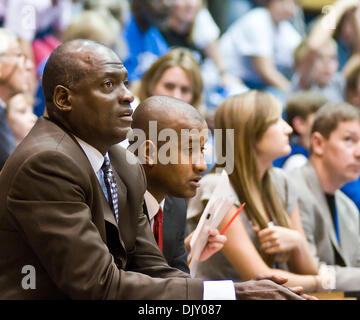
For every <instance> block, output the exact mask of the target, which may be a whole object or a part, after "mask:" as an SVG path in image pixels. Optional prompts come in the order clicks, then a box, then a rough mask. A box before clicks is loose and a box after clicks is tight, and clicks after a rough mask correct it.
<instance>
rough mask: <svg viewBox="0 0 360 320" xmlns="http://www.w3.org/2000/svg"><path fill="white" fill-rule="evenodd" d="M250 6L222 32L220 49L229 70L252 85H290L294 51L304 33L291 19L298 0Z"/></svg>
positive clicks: (285, 86) (284, 88)
mask: <svg viewBox="0 0 360 320" xmlns="http://www.w3.org/2000/svg"><path fill="white" fill-rule="evenodd" d="M264 3H265V5H264V7H259V8H255V9H252V10H250V11H249V12H248V13H246V14H245V15H244V16H242V17H240V18H239V19H238V20H237V21H235V22H234V23H233V24H232V25H231V26H230V27H229V28H228V30H227V31H226V32H225V33H224V34H223V35H222V36H221V38H220V41H219V46H220V52H221V54H222V59H223V62H224V65H225V70H226V71H227V72H229V73H231V74H233V75H234V76H236V77H238V78H239V79H242V80H243V81H244V83H245V84H246V85H247V86H248V87H249V88H256V89H259V88H266V87H274V88H277V89H279V90H281V91H286V90H288V89H289V88H290V82H289V80H288V77H290V76H291V74H292V67H293V51H294V49H295V47H296V46H297V45H298V44H299V43H300V41H301V36H300V35H299V33H298V32H297V31H296V30H295V28H294V27H293V26H292V25H291V23H290V22H289V20H290V19H291V18H292V17H293V15H294V13H295V8H296V7H295V1H294V0H266V1H264Z"/></svg>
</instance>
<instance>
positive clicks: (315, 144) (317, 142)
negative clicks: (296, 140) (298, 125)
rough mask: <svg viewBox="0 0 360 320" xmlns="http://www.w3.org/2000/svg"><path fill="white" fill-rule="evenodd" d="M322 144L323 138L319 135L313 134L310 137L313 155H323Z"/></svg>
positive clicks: (323, 142)
mask: <svg viewBox="0 0 360 320" xmlns="http://www.w3.org/2000/svg"><path fill="white" fill-rule="evenodd" d="M324 144H325V138H324V136H323V135H322V134H321V133H319V132H314V133H313V134H312V135H311V148H312V153H313V154H315V155H317V156H322V155H323V154H324Z"/></svg>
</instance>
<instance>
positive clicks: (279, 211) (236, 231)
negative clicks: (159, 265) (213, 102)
mask: <svg viewBox="0 0 360 320" xmlns="http://www.w3.org/2000/svg"><path fill="white" fill-rule="evenodd" d="M281 111H282V106H281V103H280V101H278V100H277V99H276V98H274V96H272V95H271V94H270V93H268V92H260V91H250V92H247V93H244V94H242V95H238V96H232V97H229V98H227V99H225V101H224V102H223V103H222V104H221V105H220V106H219V107H218V109H217V111H216V115H215V128H216V129H221V130H222V131H225V130H226V129H234V130H235V132H234V144H233V146H229V149H230V150H229V149H227V147H228V146H226V147H225V142H224V139H225V137H224V136H223V141H216V144H215V146H216V149H217V154H223V155H224V154H226V158H228V157H234V168H233V171H232V172H229V171H230V170H229V169H228V175H229V180H230V183H231V186H230V187H231V188H232V190H233V199H234V201H235V204H236V206H239V205H240V204H241V203H244V202H246V206H245V208H244V211H245V212H242V213H241V214H240V217H238V218H236V219H235V220H234V221H233V223H232V224H231V225H230V227H229V228H228V229H227V231H226V232H225V235H226V237H227V239H228V240H227V241H226V243H225V244H224V248H223V250H222V251H221V252H219V253H216V254H214V255H213V256H212V257H210V258H209V259H208V260H207V261H205V262H203V263H202V264H201V265H199V267H198V268H199V276H200V277H203V278H205V279H227V278H230V279H234V280H248V279H254V278H255V277H256V276H257V275H258V274H264V275H271V274H274V275H282V276H285V277H286V278H288V283H289V284H291V285H296V286H298V285H299V286H302V287H303V288H304V290H306V291H310V292H311V291H312V292H315V291H318V290H321V289H322V288H321V278H320V276H319V275H318V274H317V273H318V265H317V264H316V263H315V261H314V259H313V257H312V256H311V253H310V251H309V248H308V244H307V242H306V238H305V235H304V232H303V229H302V225H301V221H300V215H299V208H298V205H297V194H296V191H295V188H294V186H293V185H292V184H291V183H290V181H289V179H288V178H287V176H286V175H285V173H284V172H283V171H282V170H281V169H279V168H271V163H272V161H273V160H274V159H276V158H278V157H279V156H282V155H285V154H287V153H289V152H290V145H289V142H288V137H289V135H290V133H291V131H292V129H291V127H290V126H289V125H288V124H287V123H286V122H285V121H284V120H283V119H282V118H281ZM217 142H220V143H221V142H222V145H220V144H218V143H217ZM232 150H233V151H232ZM219 167H220V166H219ZM217 169H218V168H217ZM219 179H220V174H219V173H218V172H217V170H214V171H213V172H211V173H210V174H207V175H205V176H204V177H203V179H202V180H201V181H200V188H199V189H198V191H197V194H196V195H195V197H194V198H192V199H190V200H189V208H188V218H190V219H192V220H195V222H196V220H197V219H198V218H199V214H201V213H202V211H203V210H204V207H205V205H206V203H207V201H208V200H209V199H210V196H211V195H212V192H213V190H214V189H215V187H216V185H217V184H218V182H219ZM235 210H236V208H232V209H231V210H230V211H229V212H228V213H227V215H226V216H225V218H224V219H223V221H222V222H221V223H220V225H219V230H221V229H222V228H223V227H224V226H225V225H226V224H227V222H228V221H229V220H230V218H231V217H232V216H233V214H234V212H235ZM272 224H273V226H272Z"/></svg>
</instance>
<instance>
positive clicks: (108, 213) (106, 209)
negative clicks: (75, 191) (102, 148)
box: [45, 118, 126, 249]
mask: <svg viewBox="0 0 360 320" xmlns="http://www.w3.org/2000/svg"><path fill="white" fill-rule="evenodd" d="M45 119H46V120H48V121H51V122H53V123H54V124H56V125H57V126H58V127H60V128H61V129H62V130H63V131H65V132H66V133H67V134H68V135H69V136H70V138H71V139H72V140H73V141H74V143H75V144H76V145H77V146H78V148H79V151H81V152H82V154H83V155H84V166H87V171H88V172H89V174H90V175H93V176H94V178H95V179H93V180H96V181H97V183H96V185H93V187H94V188H95V189H96V190H94V191H96V193H98V194H99V195H100V197H99V200H100V202H101V204H100V206H99V208H101V210H102V212H103V215H104V220H105V221H107V222H109V223H111V224H112V225H113V226H114V227H116V229H117V230H118V232H119V234H118V236H119V241H120V243H121V245H122V246H123V247H124V249H125V245H124V243H123V242H122V240H121V236H120V230H119V226H118V224H117V222H116V219H115V215H114V213H113V211H112V209H111V207H110V204H109V202H108V201H107V199H106V197H105V195H104V191H103V189H102V187H101V184H100V182H99V180H98V177H97V176H96V174H95V172H94V170H93V168H92V166H91V164H90V161H89V159H88V158H87V156H86V153H85V152H84V150H83V149H82V148H81V146H80V144H79V143H78V141H77V140H76V138H75V136H74V135H73V134H72V133H71V132H70V131H69V130H67V129H66V128H65V127H64V126H63V125H62V124H61V123H57V122H54V121H52V120H50V119H48V118H45ZM114 173H115V177H116V182H117V184H118V183H119V180H120V179H119V177H118V176H117V174H116V172H114ZM120 181H121V180H120ZM118 186H119V184H118ZM119 189H120V188H119ZM125 190H126V188H125ZM119 191H120V190H119ZM121 194H124V190H122V193H121ZM125 194H126V192H125ZM119 195H120V194H119ZM119 199H120V196H119ZM119 204H120V202H119ZM120 209H121V207H120V206H119V212H120ZM103 240H104V241H105V242H106V238H105V239H103Z"/></svg>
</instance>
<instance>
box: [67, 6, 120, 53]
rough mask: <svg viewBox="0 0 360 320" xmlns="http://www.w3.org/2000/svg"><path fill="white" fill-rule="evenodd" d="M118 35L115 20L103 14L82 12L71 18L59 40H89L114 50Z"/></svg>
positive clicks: (91, 11) (118, 30) (89, 11)
mask: <svg viewBox="0 0 360 320" xmlns="http://www.w3.org/2000/svg"><path fill="white" fill-rule="evenodd" d="M119 33H120V25H119V23H118V22H117V20H115V18H112V17H111V16H109V15H108V14H106V13H105V12H101V11H95V10H84V11H82V12H81V13H79V14H77V15H75V16H73V17H72V19H71V20H70V23H69V25H68V26H67V28H66V29H65V30H64V32H63V34H62V38H61V40H62V41H63V42H66V41H70V40H73V39H89V40H93V41H98V42H101V43H103V44H105V45H106V46H108V47H110V48H113V49H115V44H116V42H117V39H118V34H119Z"/></svg>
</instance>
